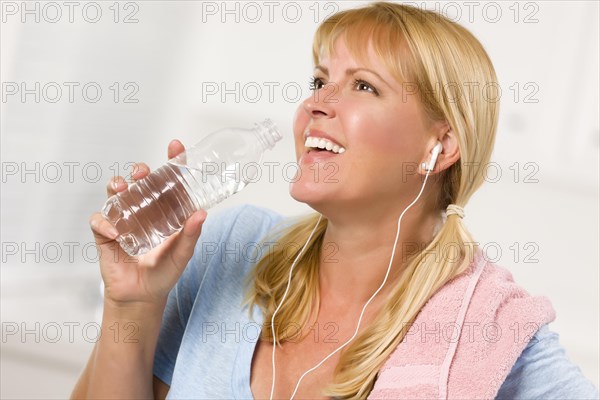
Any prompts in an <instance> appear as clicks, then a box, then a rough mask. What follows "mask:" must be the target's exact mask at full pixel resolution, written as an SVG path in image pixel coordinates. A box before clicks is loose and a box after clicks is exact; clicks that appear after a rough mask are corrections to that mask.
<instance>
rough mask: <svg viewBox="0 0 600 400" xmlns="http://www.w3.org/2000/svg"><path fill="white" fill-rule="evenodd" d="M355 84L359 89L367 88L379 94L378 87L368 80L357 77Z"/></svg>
mask: <svg viewBox="0 0 600 400" xmlns="http://www.w3.org/2000/svg"><path fill="white" fill-rule="evenodd" d="M353 85H354V87H356V88H357V89H358V90H359V91H363V90H367V91H370V92H371V93H373V94H374V95H376V96H379V92H378V91H377V89H375V87H374V86H373V85H371V84H370V83H369V82H367V81H364V80H362V79H355V80H354V83H353Z"/></svg>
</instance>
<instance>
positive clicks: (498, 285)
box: [442, 250, 556, 328]
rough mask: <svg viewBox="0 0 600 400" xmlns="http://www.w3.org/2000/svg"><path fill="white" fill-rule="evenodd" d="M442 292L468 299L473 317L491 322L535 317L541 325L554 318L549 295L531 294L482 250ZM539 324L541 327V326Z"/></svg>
mask: <svg viewBox="0 0 600 400" xmlns="http://www.w3.org/2000/svg"><path fill="white" fill-rule="evenodd" d="M442 290H443V291H445V292H447V293H452V294H455V295H457V296H459V297H460V298H461V300H462V299H464V295H465V294H466V295H467V298H468V297H470V298H468V302H469V305H468V311H467V314H470V316H473V315H480V316H484V318H489V320H490V321H494V320H495V321H496V322H500V320H504V319H507V321H505V322H508V320H511V319H512V320H513V321H514V320H515V318H516V317H517V316H520V318H521V319H523V320H528V321H529V320H536V321H537V322H540V323H541V324H546V323H549V322H551V321H553V320H554V319H555V317H556V315H555V311H554V308H553V307H552V304H551V302H550V300H549V299H548V298H547V297H546V296H532V295H531V294H530V293H529V292H528V291H527V290H526V289H525V288H524V287H523V286H522V285H520V284H519V283H517V282H515V280H514V278H513V275H512V273H511V272H510V270H509V269H508V268H506V267H503V266H501V265H498V264H495V263H493V262H490V261H489V260H487V258H486V257H485V255H484V254H483V252H482V251H481V250H478V251H477V252H476V253H475V257H474V259H473V260H472V261H471V263H470V265H469V268H468V269H467V270H466V271H465V272H464V273H463V274H461V275H459V276H457V277H456V278H454V279H453V280H451V281H450V282H448V283H447V284H446V285H445V287H444V288H442ZM541 324H540V325H538V328H539V326H541Z"/></svg>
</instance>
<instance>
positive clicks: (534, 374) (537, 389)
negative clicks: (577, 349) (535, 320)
mask: <svg viewBox="0 0 600 400" xmlns="http://www.w3.org/2000/svg"><path fill="white" fill-rule="evenodd" d="M517 397H518V398H548V397H552V398H580V399H584V398H585V399H597V398H598V389H596V387H594V385H593V384H592V383H591V382H590V381H589V380H588V379H587V378H586V377H585V376H584V375H583V373H582V372H581V370H580V368H579V367H578V366H577V365H575V364H574V363H573V362H571V360H570V359H569V358H568V357H567V354H566V351H565V349H564V348H563V347H562V346H561V344H560V343H559V335H558V334H557V333H556V332H553V331H552V330H550V328H549V326H548V325H543V326H542V327H541V328H540V329H539V330H538V331H537V332H536V333H535V334H534V335H533V336H532V337H531V340H530V342H529V343H528V344H527V346H526V347H525V349H524V350H523V353H521V355H520V356H519V358H518V359H517V361H516V363H515V364H514V365H513V367H512V369H511V371H510V373H509V375H508V376H507V378H506V380H505V381H504V383H503V384H502V386H501V387H500V390H499V391H498V394H497V397H496V398H499V399H504V398H517Z"/></svg>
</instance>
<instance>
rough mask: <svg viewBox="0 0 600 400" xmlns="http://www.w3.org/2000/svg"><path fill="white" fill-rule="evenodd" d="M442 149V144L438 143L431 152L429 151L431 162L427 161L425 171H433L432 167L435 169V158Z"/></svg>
mask: <svg viewBox="0 0 600 400" xmlns="http://www.w3.org/2000/svg"><path fill="white" fill-rule="evenodd" d="M443 148H444V147H443V146H442V143H441V142H439V141H438V142H437V144H436V145H435V147H434V148H433V150H431V160H430V161H429V165H427V166H426V167H425V170H426V171H433V167H435V162H436V161H437V158H438V156H439V155H440V153H441V152H442V149H443Z"/></svg>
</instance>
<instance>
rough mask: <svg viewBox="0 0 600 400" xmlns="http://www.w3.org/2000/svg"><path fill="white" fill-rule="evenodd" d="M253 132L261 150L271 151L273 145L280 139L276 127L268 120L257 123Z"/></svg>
mask: <svg viewBox="0 0 600 400" xmlns="http://www.w3.org/2000/svg"><path fill="white" fill-rule="evenodd" d="M253 131H254V134H255V135H256V137H257V138H258V140H259V141H260V143H261V147H262V148H263V150H267V149H268V150H271V149H272V148H273V147H274V146H275V143H277V142H278V141H280V140H281V139H282V136H281V134H280V133H279V130H277V127H276V126H275V124H274V123H273V121H271V120H270V119H265V120H264V121H262V122H257V123H256V124H255V126H254V129H253Z"/></svg>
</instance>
